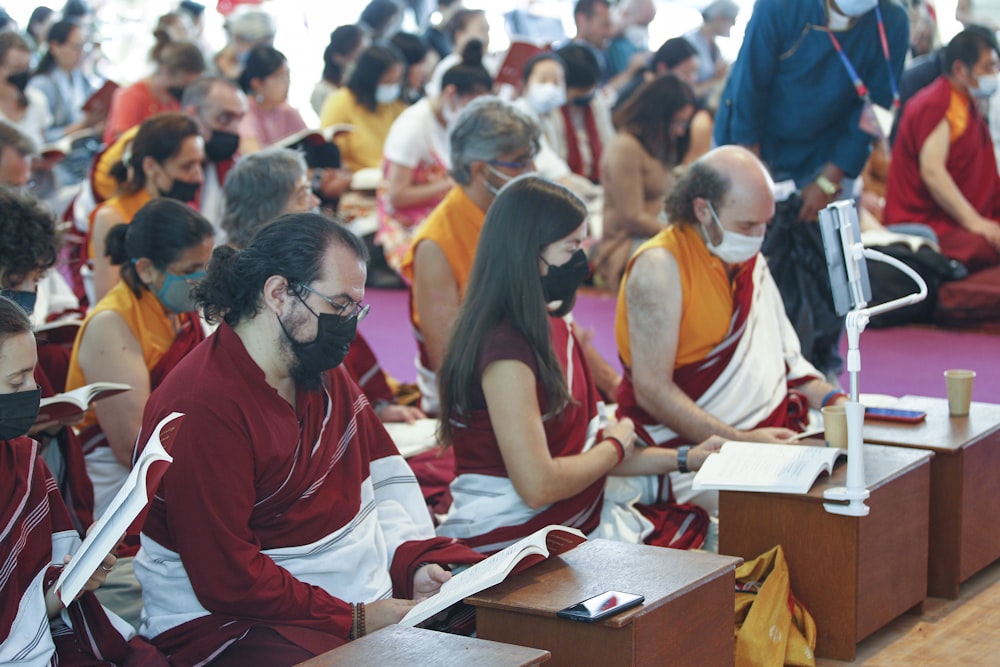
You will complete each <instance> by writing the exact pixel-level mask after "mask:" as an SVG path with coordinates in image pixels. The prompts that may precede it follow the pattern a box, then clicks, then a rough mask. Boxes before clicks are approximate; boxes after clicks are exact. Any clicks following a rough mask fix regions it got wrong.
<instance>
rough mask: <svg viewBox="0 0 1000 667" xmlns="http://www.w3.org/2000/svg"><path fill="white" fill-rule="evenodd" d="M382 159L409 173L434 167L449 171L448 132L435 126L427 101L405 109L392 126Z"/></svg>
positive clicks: (449, 145)
mask: <svg viewBox="0 0 1000 667" xmlns="http://www.w3.org/2000/svg"><path fill="white" fill-rule="evenodd" d="M382 157H383V158H384V159H385V160H387V161H389V162H395V163H396V164H398V165H400V166H403V167H407V168H409V169H416V168H417V167H419V166H421V165H429V164H435V163H440V164H441V165H442V166H443V167H445V168H446V169H451V142H450V141H449V139H448V129H447V128H446V127H445V126H444V125H442V124H441V123H440V122H438V119H437V116H435V115H434V110H433V109H432V108H431V103H430V101H429V100H428V98H426V97H425V98H423V99H421V100H418V101H417V102H415V103H414V104H413V105H412V106H409V107H407V108H406V109H405V110H404V111H403V113H401V114H400V115H399V117H398V118H397V119H396V120H395V121H394V122H393V124H392V127H391V128H389V134H388V135H387V136H386V138H385V143H384V144H383V145H382Z"/></svg>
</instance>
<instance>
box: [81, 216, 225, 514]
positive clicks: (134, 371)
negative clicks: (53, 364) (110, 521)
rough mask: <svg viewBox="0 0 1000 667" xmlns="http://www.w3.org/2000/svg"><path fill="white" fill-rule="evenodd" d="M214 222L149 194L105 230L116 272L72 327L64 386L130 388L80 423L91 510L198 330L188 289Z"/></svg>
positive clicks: (109, 489)
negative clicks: (86, 446) (150, 400)
mask: <svg viewBox="0 0 1000 667" xmlns="http://www.w3.org/2000/svg"><path fill="white" fill-rule="evenodd" d="M213 242H214V229H213V228H212V226H211V224H209V222H208V221H207V220H205V218H203V217H202V216H201V214H200V213H198V212H197V211H195V210H194V209H192V208H191V207H189V206H186V205H184V204H181V203H180V202H177V201H173V200H170V199H166V198H161V199H154V200H153V201H151V202H149V203H148V204H146V205H145V206H143V207H142V208H141V209H139V211H138V213H136V215H135V218H134V219H133V220H132V223H131V224H129V225H119V226H118V227H115V228H113V229H112V230H111V232H109V234H108V239H107V246H108V251H109V253H110V255H111V261H112V264H114V265H117V266H120V267H121V269H120V272H121V279H120V280H119V281H118V283H117V284H116V285H115V286H114V287H113V288H112V289H111V290H110V291H109V292H108V293H107V294H106V295H105V296H104V298H103V299H101V300H100V301H99V302H97V304H95V305H94V306H93V307H92V308H91V310H90V313H89V314H88V316H87V319H86V320H85V321H84V323H83V325H82V327H81V328H80V333H79V334H78V335H77V340H76V344H75V345H74V346H73V353H72V357H71V359H70V368H69V373H68V376H67V379H66V387H67V389H75V388H76V387H81V386H83V385H85V384H89V383H92V382H124V383H126V384H129V385H131V386H132V387H133V389H132V390H131V391H128V392H125V393H123V394H119V395H118V396H113V397H111V398H108V399H107V400H106V401H102V402H101V403H100V404H98V405H96V406H95V409H94V411H93V413H92V414H90V415H88V417H87V418H86V419H85V420H84V422H83V423H82V424H81V426H80V429H81V433H82V434H83V437H84V440H85V441H87V442H92V443H96V447H93V448H91V449H90V452H89V454H88V455H87V470H88V472H89V473H90V476H91V478H92V479H93V480H94V497H95V501H96V514H97V515H100V513H101V512H102V511H103V509H104V507H105V506H106V503H107V502H108V501H109V500H110V499H111V497H112V496H113V495H114V493H115V492H116V491H117V489H118V486H119V485H120V484H121V482H122V481H123V480H124V478H125V476H126V475H127V473H128V470H129V463H130V459H131V456H132V445H133V443H135V439H136V436H137V435H138V429H139V423H140V421H141V418H142V409H143V406H144V405H145V403H146V398H147V397H148V396H149V394H150V392H151V391H152V390H153V389H155V388H156V386H157V385H158V384H159V382H160V381H162V379H163V378H164V377H165V376H166V374H167V373H168V372H169V371H170V370H171V369H172V368H173V366H174V365H176V364H177V363H178V362H179V361H180V360H181V359H182V358H183V356H184V355H185V354H186V353H187V352H189V351H190V350H191V349H192V348H193V347H194V346H195V345H196V344H197V343H198V342H200V341H201V340H202V339H203V338H204V335H205V334H204V331H203V328H202V324H201V321H200V319H199V317H198V314H197V313H195V312H192V311H193V310H194V306H193V302H192V301H191V297H190V293H191V288H192V286H193V285H194V284H195V283H196V282H197V281H198V280H199V279H200V278H202V277H203V276H204V271H205V267H206V265H207V264H208V260H209V258H210V256H211V253H212V246H213Z"/></svg>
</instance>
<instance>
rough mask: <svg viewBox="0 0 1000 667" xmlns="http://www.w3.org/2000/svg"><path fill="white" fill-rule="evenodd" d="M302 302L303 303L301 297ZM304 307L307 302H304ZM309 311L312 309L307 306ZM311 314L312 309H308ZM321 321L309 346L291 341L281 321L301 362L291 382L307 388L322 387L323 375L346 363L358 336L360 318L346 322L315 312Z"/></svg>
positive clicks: (280, 323)
mask: <svg viewBox="0 0 1000 667" xmlns="http://www.w3.org/2000/svg"><path fill="white" fill-rule="evenodd" d="M296 297H297V298H299V301H302V299H301V298H300V297H298V296H297V295H296ZM302 303H303V305H305V302H304V301H303V302H302ZM306 308H309V307H308V306H306ZM309 310H310V312H312V309H311V308H310V309H309ZM313 314H314V315H316V317H317V318H318V326H317V328H316V338H315V339H313V340H312V341H310V342H308V343H300V342H299V341H297V340H295V339H294V338H292V335H291V334H290V333H288V329H286V328H285V324H284V322H282V321H281V318H280V317H279V318H278V324H279V325H280V326H281V330H282V331H283V332H284V333H285V337H286V338H288V341H289V342H290V343H291V345H292V352H294V353H295V358H296V359H297V360H298V363H297V364H296V365H295V366H294V367H293V368H292V369H291V370H290V372H291V375H292V379H294V380H295V382H296V383H298V384H301V385H302V386H304V387H305V388H306V389H315V388H317V387H319V385H320V384H321V383H322V380H323V373H324V372H326V371H328V370H330V369H331V368H336V367H337V366H339V365H340V364H342V363H343V362H344V358H345V357H346V356H347V351H348V350H349V349H350V346H351V341H353V340H354V337H355V336H356V335H357V333H358V318H357V317H350V318H348V319H344V318H342V317H338V316H337V315H331V314H330V313H319V314H316V313H313Z"/></svg>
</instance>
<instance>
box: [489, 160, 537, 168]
mask: <svg viewBox="0 0 1000 667" xmlns="http://www.w3.org/2000/svg"><path fill="white" fill-rule="evenodd" d="M486 164H488V165H490V166H492V167H504V168H506V169H516V170H518V171H528V170H530V169H533V168H534V166H535V160H534V158H530V157H529V158H526V159H524V160H519V161H518V162H506V161H504V160H490V161H489V162H487V163H486Z"/></svg>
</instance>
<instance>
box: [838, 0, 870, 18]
mask: <svg viewBox="0 0 1000 667" xmlns="http://www.w3.org/2000/svg"><path fill="white" fill-rule="evenodd" d="M836 2H837V7H839V8H840V13H841V14H843V15H844V16H850V17H852V18H854V17H858V16H861V15H862V14H867V13H868V12H870V11H871V10H873V9H875V7H877V6H878V0H836Z"/></svg>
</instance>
